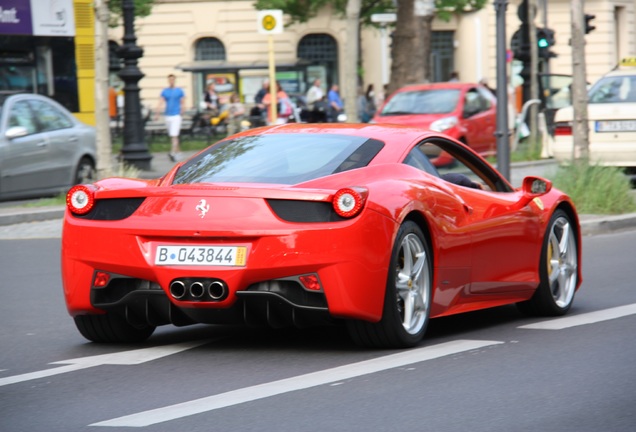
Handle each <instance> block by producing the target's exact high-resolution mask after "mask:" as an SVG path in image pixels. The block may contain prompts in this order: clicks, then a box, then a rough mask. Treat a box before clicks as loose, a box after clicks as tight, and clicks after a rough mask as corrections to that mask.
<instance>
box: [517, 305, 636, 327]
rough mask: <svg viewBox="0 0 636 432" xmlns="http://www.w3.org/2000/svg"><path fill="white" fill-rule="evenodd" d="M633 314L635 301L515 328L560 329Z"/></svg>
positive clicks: (635, 306)
mask: <svg viewBox="0 0 636 432" xmlns="http://www.w3.org/2000/svg"><path fill="white" fill-rule="evenodd" d="M634 314H636V303H633V304H629V305H625V306H618V307H615V308H610V309H603V310H599V311H594V312H588V313H584V314H580V315H571V316H568V317H564V318H557V319H554V320H549V321H542V322H538V323H534V324H528V325H524V326H520V327H517V328H520V329H535V330H562V329H565V328H569V327H576V326H582V325H586V324H594V323H597V322H601V321H608V320H612V319H616V318H621V317H624V316H627V315H634Z"/></svg>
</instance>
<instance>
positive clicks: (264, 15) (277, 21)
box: [258, 9, 283, 124]
mask: <svg viewBox="0 0 636 432" xmlns="http://www.w3.org/2000/svg"><path fill="white" fill-rule="evenodd" d="M258 32H259V33H260V34H266V35H267V50H268V58H269V94H270V101H271V104H270V109H269V122H270V124H275V123H276V119H277V118H278V112H277V102H278V101H277V100H276V94H277V92H278V88H277V85H276V62H275V59H274V39H273V38H272V35H274V34H281V33H283V11H282V10H280V9H270V10H262V11H259V12H258Z"/></svg>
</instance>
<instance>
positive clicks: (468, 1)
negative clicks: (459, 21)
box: [435, 0, 488, 21]
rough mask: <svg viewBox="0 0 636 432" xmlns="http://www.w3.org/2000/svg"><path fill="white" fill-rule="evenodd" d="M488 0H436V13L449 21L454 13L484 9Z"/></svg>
mask: <svg viewBox="0 0 636 432" xmlns="http://www.w3.org/2000/svg"><path fill="white" fill-rule="evenodd" d="M487 1H488V0H436V1H435V13H436V15H437V16H438V17H439V18H440V19H442V20H444V21H448V20H450V19H451V17H452V16H453V15H454V14H461V13H467V12H474V11H477V10H480V9H482V8H483V7H484V6H485V5H486V2H487Z"/></svg>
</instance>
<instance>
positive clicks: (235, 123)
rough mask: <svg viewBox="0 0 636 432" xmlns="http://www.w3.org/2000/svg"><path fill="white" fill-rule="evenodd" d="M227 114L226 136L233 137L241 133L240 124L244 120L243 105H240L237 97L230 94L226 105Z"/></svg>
mask: <svg viewBox="0 0 636 432" xmlns="http://www.w3.org/2000/svg"><path fill="white" fill-rule="evenodd" d="M226 109H227V112H228V119H229V120H228V126H227V133H228V135H233V134H235V133H237V132H240V131H241V122H242V121H243V119H244V118H245V105H243V104H242V103H241V99H240V98H239V95H238V94H236V93H232V95H231V96H230V102H229V103H228V104H227V105H226Z"/></svg>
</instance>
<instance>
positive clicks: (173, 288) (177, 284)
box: [170, 280, 186, 300]
mask: <svg viewBox="0 0 636 432" xmlns="http://www.w3.org/2000/svg"><path fill="white" fill-rule="evenodd" d="M185 293H186V287H185V284H184V283H183V282H181V281H180V280H176V281H174V282H172V283H171V284H170V295H171V296H172V297H173V298H175V299H177V300H179V299H181V298H183V296H184V295H185Z"/></svg>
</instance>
